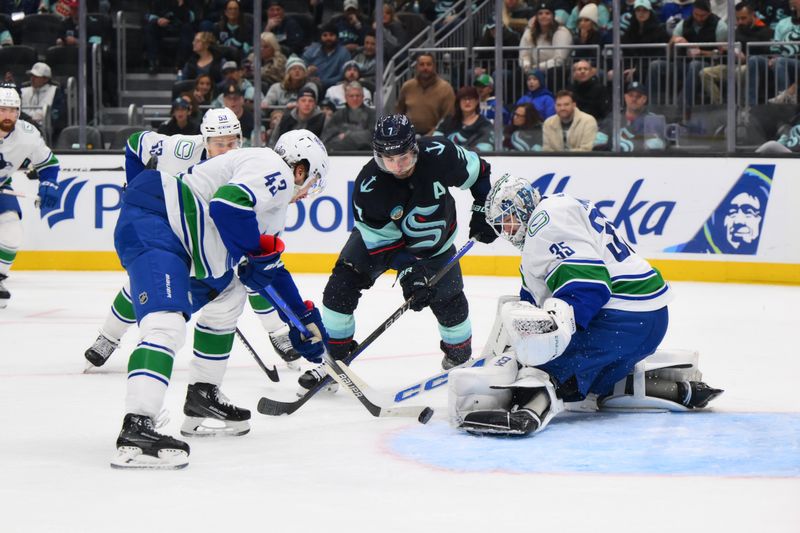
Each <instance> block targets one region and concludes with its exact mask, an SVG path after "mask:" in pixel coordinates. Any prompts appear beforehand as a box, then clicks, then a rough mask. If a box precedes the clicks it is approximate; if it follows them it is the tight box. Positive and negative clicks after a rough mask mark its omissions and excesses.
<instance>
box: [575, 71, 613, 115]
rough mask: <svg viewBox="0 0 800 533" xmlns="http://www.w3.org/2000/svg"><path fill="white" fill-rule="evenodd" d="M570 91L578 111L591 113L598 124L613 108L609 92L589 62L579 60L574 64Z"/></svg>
mask: <svg viewBox="0 0 800 533" xmlns="http://www.w3.org/2000/svg"><path fill="white" fill-rule="evenodd" d="M569 90H570V91H572V94H573V96H574V97H575V103H576V104H577V106H578V109H580V110H581V111H585V112H587V113H589V114H590V115H592V116H593V117H594V118H595V119H596V120H597V121H598V122H600V121H601V120H602V119H603V118H605V116H606V115H607V114H608V112H609V110H610V108H611V103H610V102H609V101H608V91H607V90H606V87H605V85H603V82H601V81H600V79H599V78H598V77H597V76H596V70H595V68H594V67H592V65H591V63H589V62H588V61H587V60H585V59H579V60H577V61H575V62H574V63H573V64H572V83H571V84H570V86H569Z"/></svg>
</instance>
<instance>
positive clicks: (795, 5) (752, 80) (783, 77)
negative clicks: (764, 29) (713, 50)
mask: <svg viewBox="0 0 800 533" xmlns="http://www.w3.org/2000/svg"><path fill="white" fill-rule="evenodd" d="M789 5H790V8H791V10H792V15H791V16H787V17H785V18H783V19H781V20H780V21H779V22H778V23H777V24H776V25H775V35H774V37H773V38H772V40H773V41H774V42H788V41H798V36H799V35H800V0H790V1H789ZM756 53H757V54H758V55H756V54H755V53H754V54H752V55H751V56H750V57H749V58H748V59H747V72H748V79H749V82H748V88H747V103H748V104H749V105H755V104H758V103H763V102H764V101H765V100H767V99H768V98H769V94H768V92H767V86H768V85H767V81H768V78H769V71H770V70H772V71H774V73H775V88H776V92H777V93H781V92H783V91H785V90H786V89H788V88H789V86H790V85H792V84H793V83H797V81H798V77H799V76H800V68H799V67H800V60H798V59H797V58H798V56H800V42H798V43H797V44H789V45H775V46H773V47H771V48H770V53H769V54H767V55H762V54H763V51H760V50H757V51H756Z"/></svg>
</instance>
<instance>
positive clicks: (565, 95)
mask: <svg viewBox="0 0 800 533" xmlns="http://www.w3.org/2000/svg"><path fill="white" fill-rule="evenodd" d="M542 134H543V137H544V144H543V146H542V151H544V152H588V151H591V149H592V146H594V140H595V136H596V135H597V121H596V120H595V119H594V117H593V116H592V115H590V114H589V113H584V112H583V111H581V110H580V109H578V106H577V105H575V99H574V97H573V96H572V93H571V92H570V91H566V90H562V91H558V92H557V93H556V114H555V115H553V116H552V117H550V118H548V119H547V120H545V121H544V126H542Z"/></svg>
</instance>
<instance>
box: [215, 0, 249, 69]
mask: <svg viewBox="0 0 800 533" xmlns="http://www.w3.org/2000/svg"><path fill="white" fill-rule="evenodd" d="M212 33H213V34H214V36H215V37H216V38H217V42H218V43H219V44H221V45H223V46H230V47H231V48H235V49H237V50H239V51H240V52H241V56H240V57H245V56H246V55H247V54H249V53H250V51H251V50H252V49H253V44H252V43H253V27H252V21H251V20H250V19H248V18H245V17H243V16H242V8H241V6H240V5H239V1H238V0H228V1H227V2H225V9H224V10H223V11H222V17H221V18H220V20H219V21H217V23H216V24H214V27H213V30H212Z"/></svg>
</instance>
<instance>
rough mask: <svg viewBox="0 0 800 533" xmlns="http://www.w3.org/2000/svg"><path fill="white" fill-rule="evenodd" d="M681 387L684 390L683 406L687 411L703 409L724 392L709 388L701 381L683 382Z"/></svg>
mask: <svg viewBox="0 0 800 533" xmlns="http://www.w3.org/2000/svg"><path fill="white" fill-rule="evenodd" d="M681 385H683V387H684V388H685V390H686V397H685V398H684V400H683V405H685V406H686V407H688V408H689V409H703V408H704V407H706V406H707V405H708V402H710V401H711V400H713V399H715V398H716V397H718V396H719V395H721V394H722V393H723V392H725V391H724V390H723V389H715V388H712V387H709V386H708V385H707V384H705V383H703V382H702V381H684V382H683V383H681Z"/></svg>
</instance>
